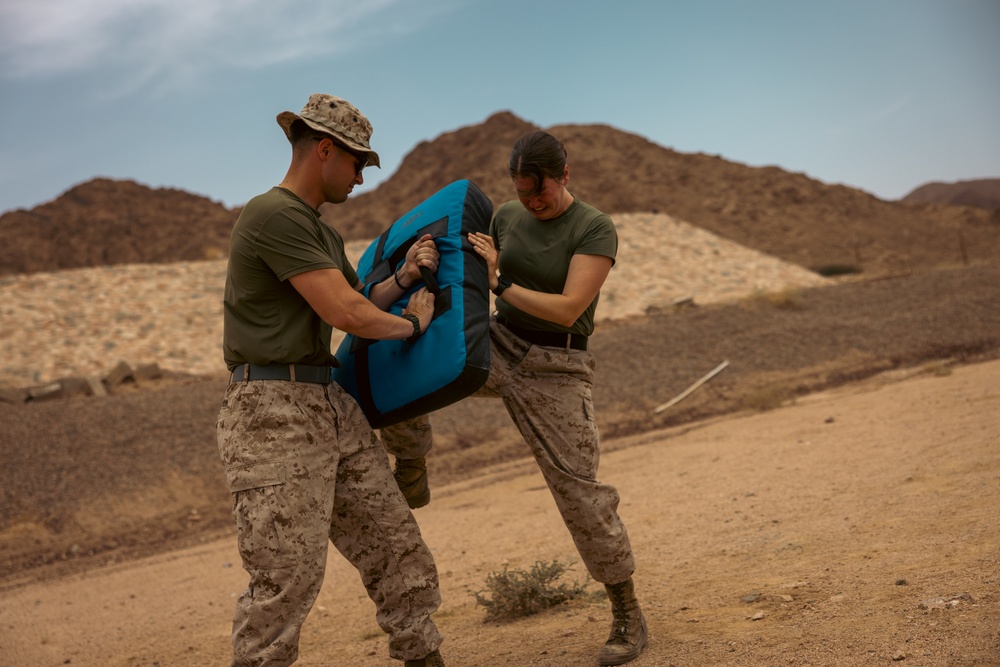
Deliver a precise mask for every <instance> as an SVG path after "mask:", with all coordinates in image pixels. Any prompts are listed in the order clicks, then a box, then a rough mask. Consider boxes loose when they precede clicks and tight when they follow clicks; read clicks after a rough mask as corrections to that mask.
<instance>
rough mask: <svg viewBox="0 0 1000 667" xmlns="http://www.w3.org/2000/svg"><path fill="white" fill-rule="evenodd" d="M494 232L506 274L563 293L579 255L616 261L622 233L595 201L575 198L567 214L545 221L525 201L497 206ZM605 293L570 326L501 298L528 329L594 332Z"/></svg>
mask: <svg viewBox="0 0 1000 667" xmlns="http://www.w3.org/2000/svg"><path fill="white" fill-rule="evenodd" d="M490 234H491V235H492V236H493V239H494V241H495V243H496V245H497V247H498V248H499V249H500V265H499V268H500V273H502V274H503V275H504V276H506V277H507V278H510V279H511V281H513V282H514V284H516V285H520V286H522V287H526V288H528V289H531V290H535V291H538V292H546V293H549V294H561V293H562V291H563V287H564V286H565V284H566V275H567V274H568V273H569V263H570V260H572V259H573V255H576V254H582V255H602V256H604V257H610V258H611V261H612V262H614V261H615V256H616V254H617V252H618V234H617V232H616V231H615V225H614V222H612V220H611V217H610V216H608V215H607V214H605V213H602V212H601V211H599V210H597V209H596V208H594V207H593V206H590V205H589V204H586V203H584V202H582V201H580V200H578V199H574V200H573V203H572V204H570V206H569V208H567V209H566V210H565V211H564V212H563V214H562V215H560V216H559V217H557V218H553V219H552V220H539V219H537V218H536V217H535V216H533V215H531V214H530V213H529V212H528V211H527V210H526V209H525V208H524V206H523V205H522V204H521V202H519V201H509V202H507V203H505V204H503V205H501V206H500V208H498V209H497V212H496V214H495V215H494V216H493V221H492V222H491V223H490ZM599 298H600V294H598V295H597V296H595V297H594V300H593V301H592V302H591V304H590V305H589V306H588V307H587V309H586V310H585V311H583V314H582V315H580V317H579V318H577V320H576V322H574V323H573V326H571V327H564V326H562V325H559V324H556V323H555V322H549V321H548V320H543V319H541V318H539V317H535V316H534V315H529V314H528V313H526V312H524V311H523V310H519V309H517V308H515V307H514V306H511V305H510V304H508V303H507V302H505V301H504V300H503V297H502V296H501V297H499V298H498V299H497V300H496V309H497V312H498V313H499V314H500V315H502V316H503V317H505V318H507V319H508V320H510V321H511V322H512V323H513V324H516V325H519V326H522V327H524V328H526V329H535V330H541V331H557V332H560V333H577V334H583V335H585V336H589V335H591V334H592V333H594V313H595V311H596V310H597V301H598V299H599Z"/></svg>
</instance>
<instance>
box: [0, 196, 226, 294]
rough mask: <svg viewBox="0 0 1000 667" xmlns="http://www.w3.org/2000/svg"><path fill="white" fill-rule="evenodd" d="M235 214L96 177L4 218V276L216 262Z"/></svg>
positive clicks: (0, 223)
mask: <svg viewBox="0 0 1000 667" xmlns="http://www.w3.org/2000/svg"><path fill="white" fill-rule="evenodd" d="M237 215H238V212H237V211H234V210H230V209H227V208H226V207H225V206H223V205H222V204H220V203H217V202H214V201H212V200H210V199H207V198H205V197H201V196H198V195H194V194H191V193H188V192H184V191H182V190H174V189H167V188H160V189H153V188H149V187H146V186H145V185H140V184H139V183H135V182H133V181H119V180H111V179H106V178H97V179H94V180H91V181H87V182H86V183H82V184H80V185H77V186H75V187H73V188H71V189H70V190H68V191H66V192H65V193H63V194H62V195H60V196H59V197H58V198H56V199H55V200H53V201H51V202H47V203H45V204H42V205H40V206H37V207H35V208H33V209H31V210H23V209H19V210H15V211H11V212H9V213H6V214H4V215H3V216H2V217H0V275H4V274H12V273H36V272H39V271H59V270H62V269H75V268H81V267H91V266H105V265H113V264H137V263H162V262H177V261H192V260H201V259H216V258H219V257H223V256H224V255H225V250H226V248H227V246H228V243H229V232H230V230H231V229H232V226H233V223H234V222H235V221H236V217H237Z"/></svg>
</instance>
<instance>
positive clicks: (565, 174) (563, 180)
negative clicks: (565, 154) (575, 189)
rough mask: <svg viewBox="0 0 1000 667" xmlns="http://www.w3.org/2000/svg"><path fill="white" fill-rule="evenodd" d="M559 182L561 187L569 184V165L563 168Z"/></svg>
mask: <svg viewBox="0 0 1000 667" xmlns="http://www.w3.org/2000/svg"><path fill="white" fill-rule="evenodd" d="M559 182H560V183H562V184H563V185H566V184H567V183H569V165H566V166H565V167H563V175H562V178H561V179H560V180H559Z"/></svg>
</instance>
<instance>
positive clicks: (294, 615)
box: [217, 381, 442, 667]
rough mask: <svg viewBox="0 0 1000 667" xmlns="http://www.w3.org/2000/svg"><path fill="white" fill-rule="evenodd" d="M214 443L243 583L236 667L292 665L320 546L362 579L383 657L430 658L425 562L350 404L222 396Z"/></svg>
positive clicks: (375, 443) (306, 389)
mask: <svg viewBox="0 0 1000 667" xmlns="http://www.w3.org/2000/svg"><path fill="white" fill-rule="evenodd" d="M217 433H218V443H219V453H220V455H221V457H222V461H223V463H224V464H225V471H226V478H227V481H228V483H229V487H230V490H231V491H232V493H233V514H234V517H235V520H236V527H237V533H238V544H239V551H240V555H241V557H242V559H243V566H244V568H245V569H246V570H247V572H248V573H249V574H250V582H249V585H248V587H247V590H246V591H245V592H244V593H243V594H242V595H241V596H240V598H239V600H238V602H237V605H236V614H235V617H234V620H233V662H232V664H233V665H234V667H236V666H238V667H250V666H251V665H252V666H253V667H263V666H265V665H266V666H268V667H271V666H274V667H278V666H284V665H290V664H291V663H293V662H294V661H295V659H296V658H297V654H298V643H299V632H300V629H301V627H302V623H303V622H304V621H305V618H306V616H307V615H308V613H309V610H310V609H311V608H312V605H313V603H314V602H315V600H316V596H317V595H318V593H319V590H320V586H321V584H322V582H323V575H324V570H325V566H326V556H327V549H328V545H329V544H330V542H332V543H333V544H334V546H335V547H336V548H337V550H338V551H340V553H341V554H343V555H344V557H345V558H347V560H348V561H350V562H351V564H352V565H354V567H356V568H357V570H358V572H359V573H360V575H361V579H362V581H363V582H364V585H365V588H366V589H367V591H368V595H369V596H370V597H371V599H372V600H373V601H374V602H375V606H376V620H377V621H378V624H379V626H380V627H381V628H382V629H383V630H384V631H385V632H386V633H388V635H389V655H390V656H392V657H393V658H396V659H398V660H408V659H415V658H420V657H422V656H425V655H427V654H428V653H430V652H431V651H433V650H435V649H437V648H438V647H439V646H440V644H441V639H442V638H441V635H440V633H439V632H438V630H437V628H436V626H435V624H434V622H433V621H432V620H431V618H430V616H431V614H432V613H434V612H435V611H436V610H437V608H438V606H439V605H440V603H441V597H440V593H439V589H438V575H437V569H436V566H435V564H434V559H433V557H432V556H431V553H430V551H429V549H428V548H427V545H426V544H425V543H424V541H423V538H422V537H421V535H420V529H419V527H418V526H417V523H416V521H415V520H414V518H413V514H412V513H411V512H410V510H409V508H408V507H407V506H406V502H405V500H404V499H403V496H402V494H401V493H400V492H399V489H398V487H397V486H396V483H395V481H394V480H393V477H392V471H391V469H390V466H389V460H388V457H387V456H386V453H385V450H384V448H383V446H382V444H381V443H380V442H379V440H378V438H377V437H376V435H375V433H374V431H373V430H372V429H371V427H370V426H369V425H368V422H367V420H366V419H365V417H364V415H363V414H362V412H361V410H360V408H359V407H358V405H357V403H355V401H354V400H353V399H352V398H351V397H350V396H348V395H347V394H346V393H345V392H344V391H343V390H342V389H341V388H340V387H339V386H338V385H336V384H329V385H320V384H307V383H295V382H284V381H254V382H239V383H234V384H230V385H229V387H228V389H227V391H226V395H225V399H224V401H223V405H222V409H221V411H220V413H219V421H218V431H217Z"/></svg>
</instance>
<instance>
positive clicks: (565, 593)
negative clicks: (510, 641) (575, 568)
mask: <svg viewBox="0 0 1000 667" xmlns="http://www.w3.org/2000/svg"><path fill="white" fill-rule="evenodd" d="M570 569H571V568H570V567H569V566H568V565H564V564H562V563H560V562H559V561H557V560H554V561H552V562H551V563H548V562H545V561H536V562H535V564H534V565H532V566H531V570H530V571H525V570H519V569H514V570H511V569H509V568H508V566H507V564H506V563H505V564H504V566H503V570H501V571H500V572H490V573H489V575H487V577H486V588H487V589H489V592H490V595H491V597H485V596H484V595H483V591H479V592H477V593H476V594H475V595H476V605H477V606H479V605H481V606H483V607H485V608H486V618H485V619H484V622H485V621H504V620H512V619H515V618H522V617H524V616H531V615H533V614H537V613H539V612H540V611H543V610H545V609H548V608H549V607H554V606H556V605H558V604H562V603H563V602H567V601H569V600H573V599H575V598H578V597H580V596H582V595H584V594H585V593H586V582H584V583H583V584H580V583H573V584H567V583H561V584H559V585H555V584H554V582H555V580H556V579H558V578H559V577H561V576H562V575H563V574H565V573H566V572H568V571H569V570H570Z"/></svg>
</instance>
